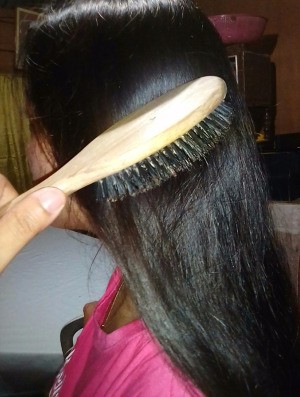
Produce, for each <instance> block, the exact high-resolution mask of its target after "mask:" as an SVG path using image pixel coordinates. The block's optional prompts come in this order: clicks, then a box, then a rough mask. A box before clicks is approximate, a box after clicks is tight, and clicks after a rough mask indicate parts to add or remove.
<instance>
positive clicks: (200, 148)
mask: <svg viewBox="0 0 300 397" xmlns="http://www.w3.org/2000/svg"><path fill="white" fill-rule="evenodd" d="M232 117H233V111H232V108H231V107H229V106H228V105H227V104H226V103H225V102H223V103H222V104H221V105H219V106H218V107H217V108H216V109H215V110H214V111H213V112H212V113H211V114H210V115H209V116H207V117H206V118H205V119H204V120H202V121H201V122H200V123H199V124H197V125H196V126H195V127H193V128H192V129H191V130H189V131H188V132H187V133H185V134H184V135H183V136H182V137H180V138H179V139H177V140H176V141H175V142H173V143H171V144H170V145H168V146H166V147H165V148H163V149H162V150H160V151H159V152H157V153H155V154H153V155H151V156H149V157H147V158H146V159H144V160H143V161H140V162H138V163H136V164H134V165H132V166H131V167H128V168H126V169H124V170H123V171H121V172H118V173H117V174H114V175H111V176H109V177H107V178H104V179H103V180H101V181H99V182H98V186H97V197H98V199H99V200H105V199H106V200H110V201H116V200H118V199H122V198H124V197H125V196H127V195H131V196H134V195H136V194H138V193H141V192H145V191H147V190H150V189H153V188H155V187H157V186H159V185H160V184H161V183H162V182H164V181H166V180H168V179H169V178H171V177H173V176H176V174H177V173H178V172H181V171H184V170H187V169H189V168H190V167H191V166H192V165H193V163H194V162H196V161H201V160H204V159H205V157H206V155H207V154H208V153H209V152H210V151H211V150H212V149H214V148H215V147H216V145H217V144H218V143H219V142H220V140H222V138H223V136H224V135H225V134H226V132H227V131H228V129H229V127H230V125H231V122H232Z"/></svg>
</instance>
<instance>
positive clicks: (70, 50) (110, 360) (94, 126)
mask: <svg viewBox="0 0 300 397" xmlns="http://www.w3.org/2000/svg"><path fill="white" fill-rule="evenodd" d="M205 75H216V76H220V77H222V78H223V79H224V80H225V81H226V83H227V86H228V95H227V99H226V100H227V102H228V103H229V104H230V106H231V107H232V108H233V109H234V114H235V117H234V120H233V122H232V125H231V127H230V131H229V132H228V134H227V135H226V137H225V138H224V140H223V141H222V142H220V144H219V145H218V146H217V147H216V148H215V149H214V150H213V151H212V152H211V153H209V154H207V156H206V158H205V161H202V162H195V164H194V165H193V167H191V169H189V170H188V171H185V172H179V173H178V175H177V176H176V177H173V178H170V179H169V180H168V181H166V182H164V183H162V184H161V185H160V186H159V187H157V188H155V189H152V190H149V191H148V192H145V193H140V194H138V195H137V196H136V197H131V196H130V195H128V196H126V197H125V198H123V199H122V200H117V201H115V202H110V201H108V200H105V199H102V197H101V185H100V182H99V183H95V184H93V185H91V186H89V187H87V188H85V189H82V190H81V191H79V192H77V193H76V194H75V195H74V197H73V198H72V203H71V204H69V207H68V215H67V216H65V218H64V219H68V221H70V220H71V222H72V224H78V225H80V228H81V229H82V228H85V229H86V230H87V231H89V232H90V233H93V234H94V235H96V236H98V237H99V239H100V240H101V241H103V242H104V243H105V244H106V246H107V247H108V249H109V250H110V251H111V252H112V254H113V255H114V257H115V259H116V263H118V266H119V268H118V269H117V270H116V272H115V273H114V275H113V278H112V280H111V282H110V284H109V286H108V290H107V292H106V294H105V296H104V298H102V300H101V301H100V303H99V305H98V306H97V308H96V310H95V312H94V315H93V317H92V318H91V319H90V321H89V322H88V324H87V325H86V327H85V329H84V330H83V333H82V334H81V337H80V338H79V341H78V343H77V344H76V346H75V350H74V351H73V352H72V354H71V355H70V356H69V358H68V360H67V363H66V365H65V367H64V368H63V370H62V372H61V373H60V375H59V376H58V377H57V380H56V382H55V384H54V386H53V389H52V392H51V394H50V395H51V396H68V397H69V396H91V395H95V396H140V395H146V396H169V395H170V396H183V395H191V396H203V395H206V396H211V397H225V396H226V397H229V396H230V397H234V396H236V397H241V396H255V397H256V396H264V397H266V396H272V397H275V396H285V397H286V396H295V395H296V394H297V391H299V358H298V348H297V339H296V337H297V318H296V308H295V301H294V296H293V292H292V288H291V285H290V282H289V280H288V277H287V274H286V269H285V264H284V260H283V258H282V255H281V251H280V249H279V248H278V244H277V242H276V240H275V238H274V235H273V230H272V225H271V222H270V219H269V213H268V209H267V200H268V195H267V192H266V188H265V182H264V178H263V175H262V171H261V168H260V164H259V160H258V155H257V150H256V147H255V142H254V141H253V133H252V127H251V123H250V121H249V119H248V116H247V112H246V110H245V106H244V104H243V102H242V101H241V99H240V98H239V96H238V93H237V88H236V84H235V81H234V78H233V76H232V73H231V70H230V66H229V64H228V61H227V58H226V55H225V53H224V50H223V47H222V44H221V42H220V39H219V37H218V35H217V33H216V32H215V30H214V29H213V27H212V26H211V25H210V23H209V22H208V20H207V19H206V18H205V17H204V16H203V15H202V13H201V12H200V11H199V9H198V8H197V6H196V5H195V4H194V3H193V2H192V1H189V0H187V1H181V0H152V1H145V0H144V1H141V0H127V1H125V0H124V1H121V0H119V1H118V0H102V1H96V0H94V1H92V0H91V1H76V0H74V1H71V2H66V4H65V5H64V6H55V7H54V8H53V10H52V11H51V12H49V13H48V14H47V15H46V16H45V17H44V18H43V19H42V20H41V21H40V22H39V23H37V24H36V25H35V26H34V27H32V29H31V31H30V34H29V37H28V40H27V48H26V54H25V78H26V94H27V99H28V103H29V105H30V106H29V107H30V109H31V110H30V112H31V117H32V123H33V124H34V131H37V132H36V133H35V136H36V139H38V141H39V142H40V145H41V146H42V147H43V148H44V150H45V152H46V153H47V156H48V159H49V163H50V164H51V165H52V168H53V169H55V168H58V167H61V166H62V165H63V164H64V163H66V162H67V161H68V160H69V159H70V158H72V157H73V156H74V155H75V154H76V153H77V152H78V151H80V150H81V149H82V148H83V147H84V146H85V145H86V144H87V143H88V142H90V141H91V140H92V139H93V138H94V137H95V136H97V135H98V134H100V133H101V132H103V131H104V130H105V129H107V128H108V127H109V126H111V125H112V124H114V123H115V122H116V121H118V120H119V119H121V118H122V117H124V116H125V115H127V114H129V113H131V112H132V111H134V110H135V109H136V108H138V107H140V106H142V105H143V104H145V103H147V102H149V101H151V100H152V99H153V98H156V97H158V96H159V95H161V94H163V93H165V92H167V91H169V90H170V89H172V88H174V87H176V86H178V85H181V84H183V83H185V82H187V81H190V80H193V79H195V78H197V77H201V76H205Z"/></svg>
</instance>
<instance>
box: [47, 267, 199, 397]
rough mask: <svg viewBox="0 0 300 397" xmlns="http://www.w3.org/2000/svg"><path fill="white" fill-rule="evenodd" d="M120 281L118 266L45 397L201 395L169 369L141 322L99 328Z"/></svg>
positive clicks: (166, 359) (167, 396) (182, 396)
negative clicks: (47, 396) (111, 329)
mask: <svg viewBox="0 0 300 397" xmlns="http://www.w3.org/2000/svg"><path fill="white" fill-rule="evenodd" d="M120 279H121V275H120V271H119V270H118V269H117V270H116V271H115V272H114V273H113V275H112V277H111V279H110V281H109V284H108V287H107V290H106V292H105V294H104V295H103V297H102V298H101V299H100V301H99V303H98V305H97V307H96V309H95V312H94V314H93V316H91V318H90V319H89V321H88V323H87V324H86V326H85V327H84V329H83V331H82V333H81V334H80V336H79V338H78V340H77V342H76V344H75V347H74V349H73V350H72V351H71V353H70V354H69V356H68V357H67V359H66V362H65V364H64V367H63V368H62V369H61V371H60V373H59V374H58V376H57V377H56V380H55V383H54V385H53V387H52V390H51V392H50V395H49V397H138V396H139V397H140V396H143V397H162V396H164V397H169V396H172V397H177V396H178V397H184V396H193V397H194V396H195V397H196V396H197V397H204V395H203V394H202V393H201V392H200V391H199V390H198V389H196V388H195V387H194V386H193V385H192V384H191V383H190V382H188V381H187V380H184V379H183V378H182V376H180V374H179V372H178V371H177V370H176V369H175V368H172V367H171V364H169V360H168V358H167V356H166V354H165V353H163V352H162V350H161V348H160V347H159V345H158V344H157V343H156V342H155V340H154V338H153V337H152V336H151V334H150V333H149V331H148V330H147V329H146V327H145V325H144V324H143V322H142V321H141V320H135V321H132V322H131V323H129V324H127V325H125V326H122V327H121V328H118V329H117V330H115V331H113V332H112V333H110V334H106V333H105V332H104V331H102V330H101V328H100V325H101V324H103V322H104V319H105V315H106V312H107V310H108V307H109V305H110V303H111V301H112V299H113V298H114V296H115V294H116V292H117V290H118V286H119V284H120Z"/></svg>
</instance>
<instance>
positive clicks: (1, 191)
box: [0, 174, 18, 207]
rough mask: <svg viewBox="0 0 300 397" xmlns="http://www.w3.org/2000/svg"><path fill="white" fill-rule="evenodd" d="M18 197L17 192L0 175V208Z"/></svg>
mask: <svg viewBox="0 0 300 397" xmlns="http://www.w3.org/2000/svg"><path fill="white" fill-rule="evenodd" d="M17 196H18V192H17V191H16V190H15V189H14V187H13V186H12V185H11V184H10V182H9V181H8V179H7V178H5V176H4V175H2V174H0V207H2V206H3V205H5V204H6V203H8V202H9V201H11V200H13V199H14V198H16V197H17Z"/></svg>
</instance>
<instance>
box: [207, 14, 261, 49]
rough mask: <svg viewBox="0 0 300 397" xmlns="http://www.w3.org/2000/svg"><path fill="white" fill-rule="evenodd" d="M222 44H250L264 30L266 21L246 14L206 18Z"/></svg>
mask: <svg viewBox="0 0 300 397" xmlns="http://www.w3.org/2000/svg"><path fill="white" fill-rule="evenodd" d="M208 18H209V20H210V21H211V23H212V24H213V25H214V26H215V28H216V30H217V31H218V33H219V34H220V36H221V39H222V41H223V43H224V44H238V43H251V42H253V41H256V40H258V39H259V38H260V37H261V36H262V35H263V32H264V30H265V27H266V24H267V19H266V18H264V17H259V16H254V15H247V14H224V15H213V16H210V17H208Z"/></svg>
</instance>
